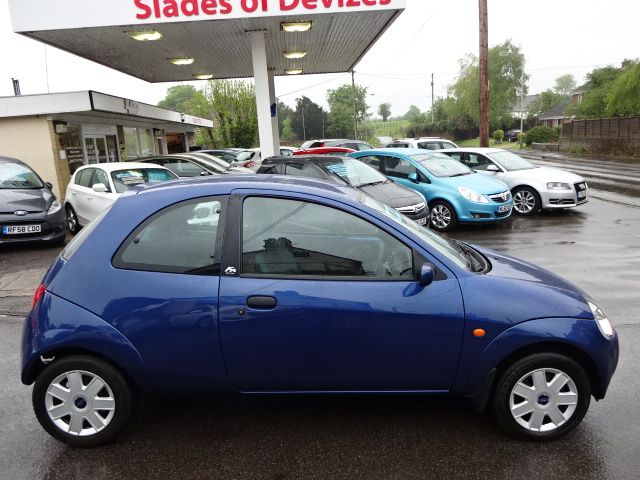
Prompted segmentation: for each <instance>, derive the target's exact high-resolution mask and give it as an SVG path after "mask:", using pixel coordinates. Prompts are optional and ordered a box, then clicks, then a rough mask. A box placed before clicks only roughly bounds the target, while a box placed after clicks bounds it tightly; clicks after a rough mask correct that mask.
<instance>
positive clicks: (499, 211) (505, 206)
mask: <svg viewBox="0 0 640 480" xmlns="http://www.w3.org/2000/svg"><path fill="white" fill-rule="evenodd" d="M509 210H511V205H502V206H501V207H500V208H499V209H498V213H504V212H508V211H509Z"/></svg>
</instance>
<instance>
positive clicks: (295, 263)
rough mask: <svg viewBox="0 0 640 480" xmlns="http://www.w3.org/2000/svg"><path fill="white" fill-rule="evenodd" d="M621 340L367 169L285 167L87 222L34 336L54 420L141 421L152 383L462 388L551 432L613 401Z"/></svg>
mask: <svg viewBox="0 0 640 480" xmlns="http://www.w3.org/2000/svg"><path fill="white" fill-rule="evenodd" d="M617 361H618V339H617V335H616V332H615V331H614V329H613V328H612V326H611V324H610V322H609V320H608V319H607V316H606V315H605V314H604V313H603V311H602V310H601V309H600V308H599V307H598V306H597V304H596V303H595V301H594V300H593V299H592V298H591V297H590V296H589V295H587V294H586V293H584V292H582V291H581V290H579V289H578V288H576V287H575V286H573V285H572V284H570V283H568V282H567V281H565V280H563V279H562V278H560V277H558V276H556V275H554V274H552V273H550V272H548V271H546V270H543V269H540V268H538V267H535V266H534V265H531V264H528V263H526V262H523V261H521V260H517V259H515V258H511V257H507V256H505V255H501V254H498V253H496V252H493V251H490V250H486V249H483V248H480V247H477V246H474V245H469V244H466V243H463V242H459V241H451V240H447V239H444V238H442V237H440V236H439V234H437V233H434V232H431V231H429V230H427V229H425V228H423V227H420V226H419V225H418V224H416V223H414V222H413V221H412V220H410V219H408V218H406V217H405V216H403V215H401V214H399V213H398V212H396V211H395V210H394V209H393V208H390V207H387V206H385V205H383V204H380V203H378V202H377V201H375V200H373V199H372V198H371V197H369V196H367V195H365V194H363V193H361V192H359V191H358V190H355V189H353V188H349V187H341V186H337V185H334V184H329V183H325V182H321V181H315V180H306V179H292V178H291V177H279V176H253V175H251V176H249V175H245V176H237V177H234V176H227V177H225V178H218V177H216V178H212V179H199V180H190V181H175V182H168V183H166V184H164V185H162V186H160V185H158V186H148V187H136V188H135V189H134V190H131V191H129V192H127V193H125V194H124V195H123V196H122V197H121V198H120V199H119V200H118V201H117V202H116V203H115V204H113V206H111V207H110V208H109V209H107V210H105V211H104V212H103V213H102V214H101V215H100V216H99V217H98V218H97V219H96V220H95V221H94V222H92V223H91V224H89V225H88V226H87V227H86V228H84V229H83V230H81V231H80V233H79V234H78V235H77V236H76V237H75V238H74V240H73V241H72V242H71V243H69V244H68V245H67V247H66V248H65V249H64V250H63V251H62V253H61V255H60V256H59V257H58V259H57V260H56V261H55V262H54V263H53V265H52V266H51V268H50V269H49V271H48V272H47V274H46V276H45V278H44V279H43V281H42V284H41V285H40V287H39V288H38V290H37V292H36V294H35V296H34V299H33V309H32V311H31V312H30V313H29V315H28V317H27V319H26V321H25V324H24V332H23V339H22V381H23V382H24V383H25V384H27V385H28V384H32V383H35V385H34V388H33V406H34V410H35V414H36V416H37V418H38V420H39V421H40V423H41V424H42V426H43V427H44V429H45V430H46V431H47V432H48V433H49V434H51V435H52V436H53V437H55V438H57V439H58V440H61V441H63V442H66V443H67V444H70V445H73V446H91V445H98V444H102V443H104V442H107V441H109V440H111V439H113V438H114V437H115V436H116V435H117V434H118V433H119V432H121V431H122V430H123V428H125V426H126V425H127V423H128V420H129V418H130V416H131V413H132V410H133V409H134V406H135V401H136V398H138V393H141V392H156V393H157V392H183V391H186V390H189V391H209V392H240V393H243V394H247V395H264V394H268V395H279V394H283V395H284V394H286V395H295V394H310V393H311V394H335V395H339V394H353V393H359V394H389V393H395V394H451V395H461V396H466V397H468V398H469V399H470V400H471V402H472V405H473V406H474V407H475V408H476V409H477V410H478V411H482V410H484V409H485V407H487V406H489V407H490V408H491V409H493V410H494V411H495V414H496V417H497V420H498V422H499V423H500V424H501V425H502V426H503V427H504V428H505V429H506V430H507V431H508V432H510V433H511V434H513V435H516V436H520V437H526V438H532V439H541V440H543V439H550V438H553V437H556V436H559V435H561V434H564V433H566V432H568V431H570V430H571V429H573V428H574V427H575V426H576V425H578V424H579V423H580V421H581V420H582V418H583V417H584V415H585V413H586V412H587V409H588V407H589V402H590V399H591V397H592V396H593V397H594V398H595V399H602V398H603V397H604V396H605V393H606V391H607V387H608V385H609V381H610V380H611V376H612V375H613V372H614V370H615V368H616V364H617Z"/></svg>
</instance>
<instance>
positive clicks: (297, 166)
mask: <svg viewBox="0 0 640 480" xmlns="http://www.w3.org/2000/svg"><path fill="white" fill-rule="evenodd" d="M286 174H287V175H295V176H296V177H306V178H324V177H323V176H322V174H321V173H320V172H318V170H317V169H316V168H315V167H313V166H312V165H307V164H304V163H289V164H287V167H286Z"/></svg>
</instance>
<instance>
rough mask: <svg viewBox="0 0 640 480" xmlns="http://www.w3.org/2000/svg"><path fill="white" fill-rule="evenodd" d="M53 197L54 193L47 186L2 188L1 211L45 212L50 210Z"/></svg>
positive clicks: (0, 194) (0, 197) (0, 196)
mask: <svg viewBox="0 0 640 480" xmlns="http://www.w3.org/2000/svg"><path fill="white" fill-rule="evenodd" d="M53 199H54V196H53V194H52V193H51V192H50V191H49V190H48V189H46V188H36V189H33V190H31V189H15V190H14V189H11V190H4V189H0V210H2V212H0V213H13V212H15V211H16V210H26V211H27V212H44V211H46V210H48V208H49V206H50V205H51V203H52V202H53Z"/></svg>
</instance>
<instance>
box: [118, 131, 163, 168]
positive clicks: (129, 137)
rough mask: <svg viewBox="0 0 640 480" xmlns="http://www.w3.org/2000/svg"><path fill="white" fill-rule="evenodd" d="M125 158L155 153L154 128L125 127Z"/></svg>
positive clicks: (129, 158) (141, 156)
mask: <svg viewBox="0 0 640 480" xmlns="http://www.w3.org/2000/svg"><path fill="white" fill-rule="evenodd" d="M122 131H123V132H124V145H125V158H126V159H127V160H133V159H136V158H143V157H147V156H149V155H153V154H154V153H155V151H154V139H153V130H151V129H150V128H132V127H123V128H122Z"/></svg>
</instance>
